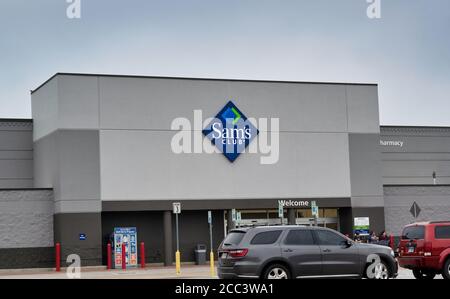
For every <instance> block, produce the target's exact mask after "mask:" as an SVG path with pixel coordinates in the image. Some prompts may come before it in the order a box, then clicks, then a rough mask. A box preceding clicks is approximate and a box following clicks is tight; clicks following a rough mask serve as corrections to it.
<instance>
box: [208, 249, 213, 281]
mask: <svg viewBox="0 0 450 299" xmlns="http://www.w3.org/2000/svg"><path fill="white" fill-rule="evenodd" d="M209 266H210V268H211V277H214V252H213V251H212V250H211V252H210V253H209Z"/></svg>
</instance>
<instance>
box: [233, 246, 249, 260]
mask: <svg viewBox="0 0 450 299" xmlns="http://www.w3.org/2000/svg"><path fill="white" fill-rule="evenodd" d="M247 253H248V249H246V248H244V249H232V250H230V251H228V254H229V255H230V256H231V257H235V258H239V257H244V256H246V255H247Z"/></svg>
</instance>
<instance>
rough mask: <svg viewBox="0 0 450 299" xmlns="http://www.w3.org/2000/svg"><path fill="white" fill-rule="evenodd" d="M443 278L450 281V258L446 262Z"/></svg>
mask: <svg viewBox="0 0 450 299" xmlns="http://www.w3.org/2000/svg"><path fill="white" fill-rule="evenodd" d="M442 276H443V277H444V279H450V258H448V259H447V261H446V262H445V265H444V269H443V271H442Z"/></svg>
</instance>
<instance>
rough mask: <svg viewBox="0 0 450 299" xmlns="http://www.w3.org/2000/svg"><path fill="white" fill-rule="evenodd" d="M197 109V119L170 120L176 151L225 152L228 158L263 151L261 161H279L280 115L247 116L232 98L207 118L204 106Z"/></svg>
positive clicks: (172, 144) (173, 144) (232, 160)
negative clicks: (269, 116)
mask: <svg viewBox="0 0 450 299" xmlns="http://www.w3.org/2000/svg"><path fill="white" fill-rule="evenodd" d="M193 112H194V115H193V116H194V117H193V121H191V120H190V119H188V118H186V117H182V116H180V117H176V118H174V119H173V120H172V123H171V124H170V129H171V130H172V131H173V132H174V135H173V136H172V139H171V141H170V148H171V149H172V152H173V153H174V154H223V155H224V156H225V157H226V158H227V159H228V161H230V162H234V161H235V160H236V159H237V157H238V156H239V155H240V154H242V153H245V154H257V155H259V156H260V157H259V161H260V164H275V163H277V162H278V159H279V157H280V155H279V154H280V141H279V135H280V134H279V132H280V124H279V119H278V118H276V117H275V118H274V117H272V118H267V117H260V118H258V119H255V118H251V117H250V118H248V119H247V117H246V116H245V115H244V113H242V111H241V110H239V108H238V107H236V105H234V104H233V102H231V101H229V102H228V103H227V104H226V105H225V107H223V108H222V109H221V110H220V111H219V113H218V114H217V115H216V116H215V117H208V118H206V119H203V111H202V110H201V109H194V110H193ZM269 123H270V124H269ZM269 135H270V138H269ZM257 136H258V138H257V139H256V140H254V141H253V139H255V138H256V137H257Z"/></svg>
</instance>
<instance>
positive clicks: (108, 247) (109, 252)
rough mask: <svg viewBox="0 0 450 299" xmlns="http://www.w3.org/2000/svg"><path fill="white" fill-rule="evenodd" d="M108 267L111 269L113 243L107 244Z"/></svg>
mask: <svg viewBox="0 0 450 299" xmlns="http://www.w3.org/2000/svg"><path fill="white" fill-rule="evenodd" d="M106 259H107V261H106V269H108V270H110V269H111V243H108V245H107V246H106Z"/></svg>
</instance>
